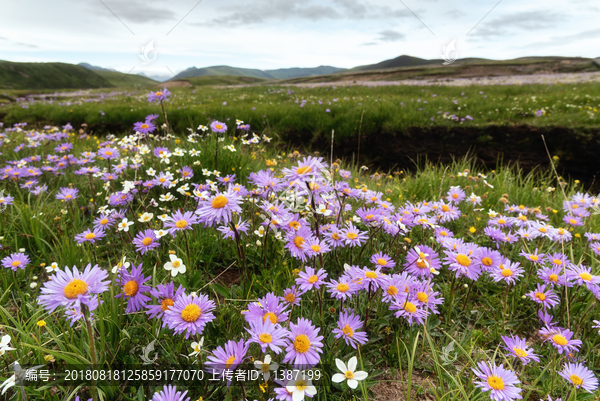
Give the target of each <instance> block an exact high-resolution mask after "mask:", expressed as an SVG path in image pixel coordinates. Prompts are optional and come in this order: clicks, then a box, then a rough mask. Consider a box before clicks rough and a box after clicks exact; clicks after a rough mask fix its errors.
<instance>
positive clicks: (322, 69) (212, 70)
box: [172, 65, 342, 80]
mask: <svg viewBox="0 0 600 401" xmlns="http://www.w3.org/2000/svg"><path fill="white" fill-rule="evenodd" d="M338 71H342V69H341V68H337V67H331V66H324V65H322V66H319V67H315V68H280V69H276V70H258V69H250V68H239V67H230V66H228V65H217V66H212V67H203V68H196V67H191V68H188V69H187V70H185V71H182V72H180V73H179V74H177V75H175V76H174V77H173V78H172V80H178V79H182V78H192V77H202V76H207V75H213V76H219V75H229V76H241V77H253V78H263V79H287V78H300V77H310V76H317V75H327V74H333V73H336V72H338Z"/></svg>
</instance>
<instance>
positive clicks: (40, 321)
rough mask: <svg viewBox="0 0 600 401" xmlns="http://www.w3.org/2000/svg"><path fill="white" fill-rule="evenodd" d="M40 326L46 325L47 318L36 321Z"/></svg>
mask: <svg viewBox="0 0 600 401" xmlns="http://www.w3.org/2000/svg"><path fill="white" fill-rule="evenodd" d="M36 324H37V326H38V327H46V321H45V320H38V322H37V323H36Z"/></svg>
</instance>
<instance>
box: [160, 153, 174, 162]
mask: <svg viewBox="0 0 600 401" xmlns="http://www.w3.org/2000/svg"><path fill="white" fill-rule="evenodd" d="M169 156H171V154H170V153H163V154H161V155H160V156H159V157H160V162H161V163H166V164H169V163H171V159H169Z"/></svg>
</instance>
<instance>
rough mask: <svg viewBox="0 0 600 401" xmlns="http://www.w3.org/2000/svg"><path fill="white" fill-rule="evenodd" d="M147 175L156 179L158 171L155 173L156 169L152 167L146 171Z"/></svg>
mask: <svg viewBox="0 0 600 401" xmlns="http://www.w3.org/2000/svg"><path fill="white" fill-rule="evenodd" d="M146 174H148V175H149V176H152V177H154V176H155V175H156V171H154V169H153V168H152V167H150V168H149V169H148V170H146Z"/></svg>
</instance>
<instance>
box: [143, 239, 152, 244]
mask: <svg viewBox="0 0 600 401" xmlns="http://www.w3.org/2000/svg"><path fill="white" fill-rule="evenodd" d="M151 243H152V238H150V237H146V238H144V239H143V240H142V245H144V246H148V245H150V244H151Z"/></svg>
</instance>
